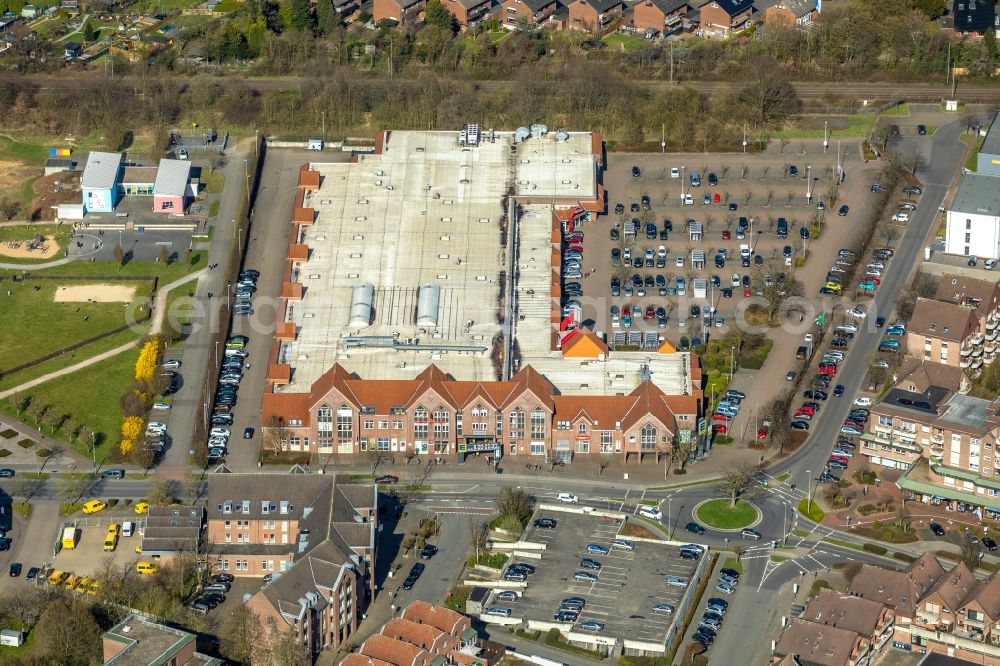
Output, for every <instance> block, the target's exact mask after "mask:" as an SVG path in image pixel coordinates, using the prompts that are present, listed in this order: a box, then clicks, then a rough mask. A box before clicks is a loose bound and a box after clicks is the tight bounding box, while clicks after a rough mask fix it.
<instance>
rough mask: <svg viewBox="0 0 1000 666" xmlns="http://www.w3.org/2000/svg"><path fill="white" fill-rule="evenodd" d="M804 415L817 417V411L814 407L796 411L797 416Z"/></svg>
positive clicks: (801, 408) (800, 408)
mask: <svg viewBox="0 0 1000 666" xmlns="http://www.w3.org/2000/svg"><path fill="white" fill-rule="evenodd" d="M802 414H808V415H809V416H815V415H816V410H815V409H813V408H812V407H799V408H798V409H796V410H795V415H796V416H801V415H802Z"/></svg>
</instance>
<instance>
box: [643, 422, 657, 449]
mask: <svg viewBox="0 0 1000 666" xmlns="http://www.w3.org/2000/svg"><path fill="white" fill-rule="evenodd" d="M639 448H640V449H642V450H643V451H649V450H651V449H655V448H656V428H654V427H653V426H652V425H649V424H647V425H644V426H643V427H642V432H641V433H640V434H639Z"/></svg>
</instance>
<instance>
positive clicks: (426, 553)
mask: <svg viewBox="0 0 1000 666" xmlns="http://www.w3.org/2000/svg"><path fill="white" fill-rule="evenodd" d="M437 552H438V549H437V546H432V545H431V544H427V545H426V546H424V547H423V549H422V550H421V551H420V559H422V560H429V559H431V558H432V557H434V556H435V555H437Z"/></svg>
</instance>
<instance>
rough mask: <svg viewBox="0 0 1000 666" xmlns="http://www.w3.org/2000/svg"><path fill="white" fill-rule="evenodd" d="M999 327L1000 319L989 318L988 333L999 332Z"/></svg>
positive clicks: (987, 321)
mask: <svg viewBox="0 0 1000 666" xmlns="http://www.w3.org/2000/svg"><path fill="white" fill-rule="evenodd" d="M997 327H1000V317H997V318H996V319H994V318H989V319H987V320H986V330H987V331H995V330H997Z"/></svg>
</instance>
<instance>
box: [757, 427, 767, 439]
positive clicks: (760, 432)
mask: <svg viewBox="0 0 1000 666" xmlns="http://www.w3.org/2000/svg"><path fill="white" fill-rule="evenodd" d="M757 439H767V428H761V429H760V430H758V431H757Z"/></svg>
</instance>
